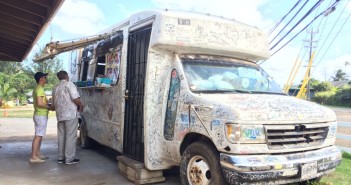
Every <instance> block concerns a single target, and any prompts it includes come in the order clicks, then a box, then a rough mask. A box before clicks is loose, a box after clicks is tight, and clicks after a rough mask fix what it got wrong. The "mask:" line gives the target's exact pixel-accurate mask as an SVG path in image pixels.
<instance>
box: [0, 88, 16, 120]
mask: <svg viewBox="0 0 351 185" xmlns="http://www.w3.org/2000/svg"><path fill="white" fill-rule="evenodd" d="M16 92H17V90H16V89H15V88H13V87H10V84H9V83H5V84H4V85H2V86H0V97H1V99H2V100H3V101H5V112H4V117H6V116H8V113H7V106H6V104H7V102H8V101H10V100H11V98H12V96H13V95H14V94H15V93H16Z"/></svg>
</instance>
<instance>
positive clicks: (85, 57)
mask: <svg viewBox="0 0 351 185" xmlns="http://www.w3.org/2000/svg"><path fill="white" fill-rule="evenodd" d="M93 49H94V48H93V46H89V47H87V48H85V49H84V50H83V53H82V61H81V70H80V72H81V74H82V75H81V80H82V81H86V80H87V76H88V69H89V62H90V60H91V59H92V58H93Z"/></svg>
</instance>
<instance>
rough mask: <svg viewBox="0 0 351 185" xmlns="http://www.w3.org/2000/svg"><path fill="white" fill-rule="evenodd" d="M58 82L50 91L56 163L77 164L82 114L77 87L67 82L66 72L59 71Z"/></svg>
mask: <svg viewBox="0 0 351 185" xmlns="http://www.w3.org/2000/svg"><path fill="white" fill-rule="evenodd" d="M56 75H57V78H58V79H59V80H60V82H59V83H58V84H57V85H56V86H55V87H54V89H53V91H52V102H53V105H54V109H55V110H56V117H57V121H58V122H57V136H58V150H59V156H58V163H65V164H75V163H79V161H80V160H79V159H76V158H75V155H76V140H77V129H78V114H79V112H83V104H82V102H81V101H80V96H79V93H78V91H77V87H76V86H75V85H74V84H73V83H72V82H70V81H69V76H68V73H67V72H66V71H59V72H58V73H57V74H56Z"/></svg>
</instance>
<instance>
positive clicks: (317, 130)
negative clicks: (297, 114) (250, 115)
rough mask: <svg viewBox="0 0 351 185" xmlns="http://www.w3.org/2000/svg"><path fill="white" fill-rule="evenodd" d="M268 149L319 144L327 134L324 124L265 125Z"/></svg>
mask: <svg viewBox="0 0 351 185" xmlns="http://www.w3.org/2000/svg"><path fill="white" fill-rule="evenodd" d="M265 129H266V136H267V145H268V147H269V148H270V149H286V148H301V147H309V146H315V145H320V144H322V143H323V141H324V139H325V138H326V137H327V134H328V125H326V124H297V125H265Z"/></svg>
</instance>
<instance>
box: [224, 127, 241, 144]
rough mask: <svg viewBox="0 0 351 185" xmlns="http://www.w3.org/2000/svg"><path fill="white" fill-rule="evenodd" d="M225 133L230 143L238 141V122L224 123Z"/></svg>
mask: <svg viewBox="0 0 351 185" xmlns="http://www.w3.org/2000/svg"><path fill="white" fill-rule="evenodd" d="M225 133H226V134H225V135H226V136H227V140H228V141H229V142H231V143H240V124H233V123H227V124H225Z"/></svg>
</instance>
